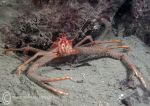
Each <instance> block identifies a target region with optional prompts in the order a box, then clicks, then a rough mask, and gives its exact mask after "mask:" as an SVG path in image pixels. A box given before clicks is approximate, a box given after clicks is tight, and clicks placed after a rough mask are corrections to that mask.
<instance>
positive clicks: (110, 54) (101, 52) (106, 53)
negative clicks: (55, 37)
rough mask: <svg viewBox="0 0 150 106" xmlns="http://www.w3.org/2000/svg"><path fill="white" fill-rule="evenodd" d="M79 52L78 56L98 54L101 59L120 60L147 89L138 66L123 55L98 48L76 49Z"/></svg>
mask: <svg viewBox="0 0 150 106" xmlns="http://www.w3.org/2000/svg"><path fill="white" fill-rule="evenodd" d="M74 49H75V50H76V51H78V54H83V55H91V54H96V55H98V56H99V57H109V58H114V59H117V60H120V61H121V62H122V63H123V64H124V65H125V66H126V67H127V68H129V69H130V70H131V71H132V72H133V73H134V75H135V76H136V77H137V78H138V80H139V81H140V82H141V83H142V84H143V86H144V87H147V85H146V82H145V80H144V78H143V77H142V75H141V73H140V72H139V71H138V69H137V68H136V66H135V65H134V64H133V63H132V62H131V61H130V60H129V59H128V57H127V56H125V55H124V54H122V53H119V52H115V51H112V50H110V49H108V48H97V47H77V48H74Z"/></svg>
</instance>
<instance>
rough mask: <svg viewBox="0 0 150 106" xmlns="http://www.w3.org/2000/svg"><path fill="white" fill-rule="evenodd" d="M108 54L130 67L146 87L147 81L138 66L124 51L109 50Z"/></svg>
mask: <svg viewBox="0 0 150 106" xmlns="http://www.w3.org/2000/svg"><path fill="white" fill-rule="evenodd" d="M107 56H108V57H111V58H115V59H118V60H120V61H121V62H122V63H123V64H124V65H125V66H127V68H129V69H130V70H131V71H132V72H133V74H134V75H135V76H136V77H137V78H138V79H139V81H140V82H141V83H142V84H143V86H144V87H145V88H146V87H147V86H146V82H145V80H144V78H143V77H142V75H141V73H140V72H139V71H138V69H137V68H136V66H135V65H134V64H133V63H132V62H131V61H130V60H129V59H128V57H127V56H125V55H123V54H122V53H118V52H114V51H109V52H107Z"/></svg>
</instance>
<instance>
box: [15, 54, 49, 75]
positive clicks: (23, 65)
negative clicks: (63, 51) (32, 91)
mask: <svg viewBox="0 0 150 106" xmlns="http://www.w3.org/2000/svg"><path fill="white" fill-rule="evenodd" d="M46 53H47V52H44V51H43V52H38V53H36V54H35V55H34V56H33V57H31V58H30V59H28V60H27V61H25V62H24V63H22V64H21V65H20V66H19V67H18V68H17V71H16V74H17V75H20V74H21V72H22V71H24V67H25V65H27V64H29V63H30V62H31V61H33V60H35V59H36V58H37V57H39V56H43V55H44V54H46Z"/></svg>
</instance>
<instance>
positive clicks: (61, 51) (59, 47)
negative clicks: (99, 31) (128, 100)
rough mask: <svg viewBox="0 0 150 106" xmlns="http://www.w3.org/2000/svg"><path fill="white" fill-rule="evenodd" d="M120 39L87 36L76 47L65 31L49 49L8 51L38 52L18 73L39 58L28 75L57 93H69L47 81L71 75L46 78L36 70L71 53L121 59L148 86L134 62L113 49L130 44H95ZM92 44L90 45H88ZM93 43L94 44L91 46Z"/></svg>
mask: <svg viewBox="0 0 150 106" xmlns="http://www.w3.org/2000/svg"><path fill="white" fill-rule="evenodd" d="M87 39H89V40H91V43H89V44H87V45H86V46H81V45H82V44H83V43H84V41H86V40H87ZM120 42H121V41H120V40H109V41H93V40H92V38H90V37H86V38H85V39H83V40H82V41H81V42H79V43H78V44H76V45H75V47H73V46H72V41H71V40H69V39H68V38H67V36H66V34H65V33H61V36H60V37H59V39H58V40H57V41H56V42H54V43H53V45H52V46H51V48H50V50H49V51H43V50H39V49H35V48H32V47H24V48H20V49H12V48H10V49H6V51H32V52H36V54H35V55H34V56H33V57H31V58H30V59H29V60H27V61H25V62H24V63H23V64H21V65H20V66H19V67H18V68H17V71H16V72H17V75H20V74H21V73H22V71H24V67H25V65H27V64H29V63H30V62H31V61H33V60H35V59H36V58H38V57H40V58H39V59H37V60H36V61H35V62H34V63H33V64H32V65H31V66H30V68H29V70H28V71H27V77H28V78H29V79H30V80H32V81H34V82H35V83H36V84H38V85H39V86H41V87H43V88H45V89H47V90H50V91H52V92H54V93H56V94H64V95H67V94H68V93H66V92H64V91H62V90H58V89H56V88H53V87H51V86H49V85H48V84H47V83H49V82H54V81H60V80H66V79H71V77H69V76H64V77H58V78H45V77H42V76H39V75H37V74H36V71H37V70H38V68H39V67H41V66H43V65H45V64H46V63H48V62H50V61H52V60H53V59H56V58H60V57H64V56H71V55H80V54H82V55H93V54H96V55H98V56H99V57H109V58H114V59H118V60H120V61H121V62H122V63H123V64H125V65H126V66H127V67H128V68H129V69H130V70H131V71H132V72H133V73H134V74H135V76H136V77H137V78H138V79H139V81H140V82H141V83H142V84H143V86H144V87H146V83H145V81H144V79H143V77H142V75H141V74H140V72H139V71H138V70H137V68H136V67H135V65H134V64H132V62H131V61H130V60H129V59H128V58H127V56H125V55H124V54H122V53H119V52H115V51H112V49H114V48H128V46H114V47H100V46H95V45H96V44H100V43H120ZM88 45H90V46H88ZM91 45H92V46H91Z"/></svg>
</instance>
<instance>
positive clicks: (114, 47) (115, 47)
mask: <svg viewBox="0 0 150 106" xmlns="http://www.w3.org/2000/svg"><path fill="white" fill-rule="evenodd" d="M106 48H108V49H118V48H123V49H130V47H129V46H110V47H106Z"/></svg>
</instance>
